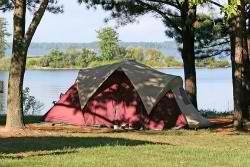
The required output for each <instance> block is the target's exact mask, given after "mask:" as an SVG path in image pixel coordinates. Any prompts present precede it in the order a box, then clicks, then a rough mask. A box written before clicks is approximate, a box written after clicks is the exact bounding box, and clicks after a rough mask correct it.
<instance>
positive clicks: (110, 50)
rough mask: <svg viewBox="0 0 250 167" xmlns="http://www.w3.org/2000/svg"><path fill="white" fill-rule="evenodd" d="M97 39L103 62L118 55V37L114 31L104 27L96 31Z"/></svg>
mask: <svg viewBox="0 0 250 167" xmlns="http://www.w3.org/2000/svg"><path fill="white" fill-rule="evenodd" d="M97 38H98V44H99V48H100V49H101V57H102V58H103V59H104V60H112V59H114V58H115V57H116V56H117V55H119V37H118V33H117V32H116V31H115V30H114V29H112V28H111V27H105V28H103V29H101V30H99V31H97Z"/></svg>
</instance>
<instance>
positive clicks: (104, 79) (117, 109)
mask: <svg viewBox="0 0 250 167" xmlns="http://www.w3.org/2000/svg"><path fill="white" fill-rule="evenodd" d="M43 120H44V121H47V122H58V123H68V124H73V125H81V126H88V125H91V126H92V125H102V126H109V127H110V126H113V125H114V124H118V125H125V126H129V127H134V128H139V127H142V126H143V127H146V128H149V129H164V128H171V127H175V126H178V127H183V126H185V125H187V126H188V127H189V128H203V127H208V126H209V122H208V120H207V119H205V118H203V117H202V116H201V115H200V113H199V112H198V111H197V110H196V109H195V107H194V106H193V105H192V104H191V103H190V101H189V99H188V98H187V95H186V93H185V91H184V89H183V81H182V78H181V77H179V76H174V75H169V74H164V73H161V72H159V71H157V70H154V69H152V68H150V67H148V66H145V65H143V64H140V63H137V62H135V61H123V62H120V63H115V64H111V65H104V66H99V67H96V68H89V69H83V70H80V71H79V74H78V77H77V80H76V82H75V84H74V85H72V86H71V87H70V88H69V90H68V91H67V92H66V93H65V94H64V95H62V96H61V97H60V99H59V101H58V102H57V103H56V104H55V105H54V106H53V107H52V108H51V109H50V110H49V111H48V112H47V113H46V114H45V115H44V116H43Z"/></svg>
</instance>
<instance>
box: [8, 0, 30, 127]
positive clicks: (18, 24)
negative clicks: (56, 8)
mask: <svg viewBox="0 0 250 167" xmlns="http://www.w3.org/2000/svg"><path fill="white" fill-rule="evenodd" d="M25 15H26V1H25V0H16V1H15V9H14V17H13V25H14V32H13V50H12V58H11V68H10V72H9V81H8V99H7V102H8V110H7V119H6V128H23V127H24V124H23V108H22V106H23V105H22V87H23V77H24V71H25V61H26V54H27V53H25V41H24V35H25Z"/></svg>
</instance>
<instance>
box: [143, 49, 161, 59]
mask: <svg viewBox="0 0 250 167" xmlns="http://www.w3.org/2000/svg"><path fill="white" fill-rule="evenodd" d="M163 56H164V55H163V54H162V53H161V52H160V51H158V50H156V49H147V50H146V51H145V59H146V60H149V61H156V62H160V61H162V59H163Z"/></svg>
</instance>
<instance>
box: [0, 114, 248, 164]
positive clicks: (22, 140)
mask: <svg viewBox="0 0 250 167" xmlns="http://www.w3.org/2000/svg"><path fill="white" fill-rule="evenodd" d="M0 118H1V117H0ZM38 118H39V117H27V118H26V122H29V123H31V122H37V121H38ZM1 120H4V118H1ZM249 144H250V136H249V135H248V134H247V133H241V132H233V133H218V132H215V131H214V130H212V129H204V130H197V131H195V130H166V131H134V132H120V133H65V132H59V131H54V132H51V131H50V132H46V131H40V132H38V131H35V132H33V133H32V134H29V135H20V136H18V137H1V134H0V159H1V160H0V166H4V167H5V166H6V167H9V166H10V167H12V166H13V167H15V166H19V167H26V166H48V167H55V166H62V167H64V166H65V167H68V166H70V167H71V166H72V167H78V166H84V167H85V166H95V167H102V166H111V167H112V166H121V167H123V166H124V167H125V166H126V167H128V166H131V167H133V166H138V167H139V166H150V167H151V166H159V167H162V166H192V167H193V166H197V167H198V166H199V167H200V166H202V167H210V166H248V165H249V164H250V159H249V157H250V149H248V147H249Z"/></svg>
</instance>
